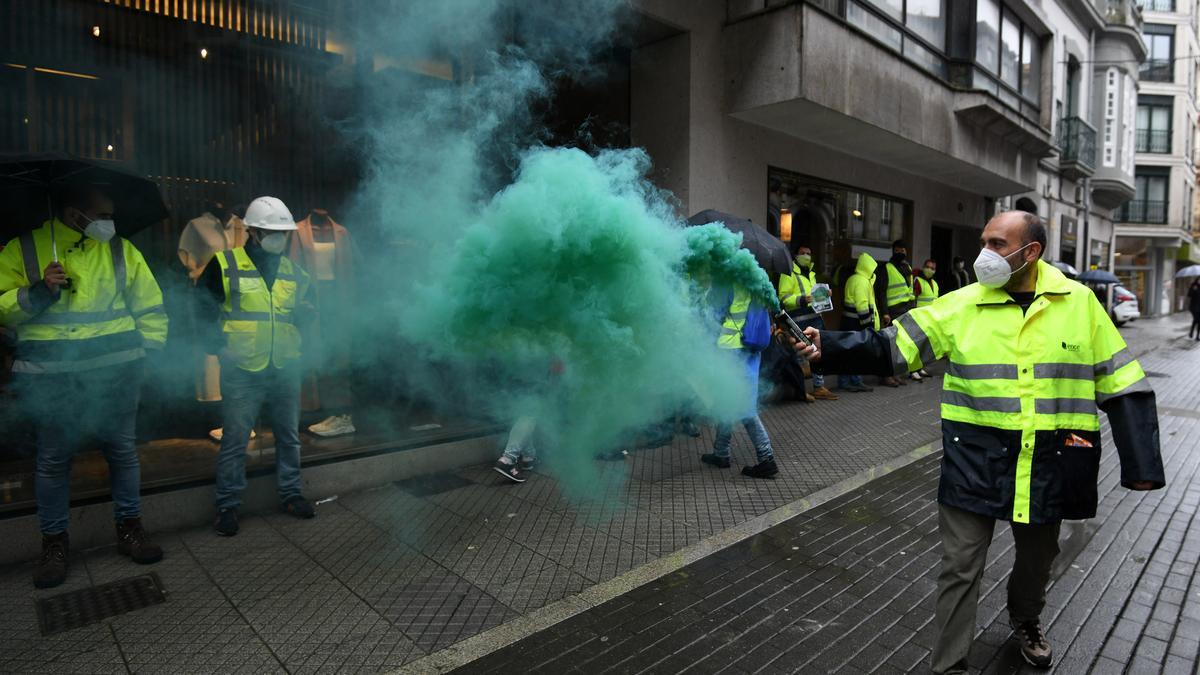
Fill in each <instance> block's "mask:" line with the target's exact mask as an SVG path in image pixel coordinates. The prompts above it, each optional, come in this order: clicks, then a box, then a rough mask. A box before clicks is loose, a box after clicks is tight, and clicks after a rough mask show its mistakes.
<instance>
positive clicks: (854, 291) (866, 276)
mask: <svg viewBox="0 0 1200 675" xmlns="http://www.w3.org/2000/svg"><path fill="white" fill-rule="evenodd" d="M874 269H875V259H874V258H872V257H871V256H870V255H869V254H867V253H863V254H862V255H860V256H859V257H858V263H857V264H856V265H855V268H854V274H851V275H850V276H849V277H848V278H847V279H846V301H845V306H844V308H843V309H842V316H843V317H844V319H843V322H842V326H843V328H845V329H847V330H856V329H857V328H858V327H859V326H864V327H865V326H871V327H872V328H874V329H875V330H879V308H878V307H876V306H875V290H874V289H875V275H874V274H872V270H874Z"/></svg>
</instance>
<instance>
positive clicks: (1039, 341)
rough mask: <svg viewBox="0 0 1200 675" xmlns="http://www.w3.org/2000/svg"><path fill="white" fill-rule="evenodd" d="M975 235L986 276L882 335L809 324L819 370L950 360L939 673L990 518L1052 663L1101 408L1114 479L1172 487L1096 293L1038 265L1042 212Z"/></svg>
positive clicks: (961, 657) (1095, 458)
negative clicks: (1055, 624)
mask: <svg viewBox="0 0 1200 675" xmlns="http://www.w3.org/2000/svg"><path fill="white" fill-rule="evenodd" d="M981 243H982V244H983V247H984V248H983V250H982V251H981V252H980V254H979V259H978V260H977V261H976V262H975V273H976V276H977V277H978V279H979V283H976V284H971V285H970V286H967V287H966V288H963V289H961V290H959V291H956V292H954V293H950V294H948V295H944V296H942V297H940V298H938V299H937V300H935V301H933V302H932V303H931V304H929V305H928V306H925V307H919V308H917V309H914V310H912V311H911V312H909V313H908V314H906V315H904V316H902V317H900V318H899V319H897V320H896V322H895V323H894V324H893V325H892V326H891V327H889V328H886V329H884V330H882V331H870V330H868V331H859V332H854V333H847V332H819V331H816V330H814V329H808V331H807V332H808V333H809V335H810V337H811V338H813V340H814V342H815V343H816V347H815V349H816V350H817V351H816V354H810V355H809V358H812V359H818V360H820V361H821V363H822V364H823V366H824V367H825V369H826V371H827V372H828V371H830V370H833V371H837V370H840V369H851V368H853V369H861V368H862V364H863V363H864V362H867V363H871V364H874V369H875V370H876V371H877V372H880V373H885V372H886V373H896V374H903V373H905V372H911V371H913V370H917V369H919V368H920V367H922V366H923V365H924V364H926V363H929V362H931V361H934V360H936V359H939V358H942V357H944V356H945V357H949V361H950V365H949V371H948V373H947V375H946V378H945V383H944V387H943V394H942V411H941V412H942V449H943V456H942V476H941V483H940V486H939V489H938V502H939V507H938V508H939V513H938V527H939V531H940V532H941V536H942V567H941V573H940V576H939V578H938V599H937V626H938V630H939V636H938V639H937V642H936V644H935V646H934V650H933V662H932V666H933V670H934V672H938V673H950V672H965V671H966V665H967V652H968V651H969V650H970V647H971V641H972V639H973V636H974V631H975V613H976V602H977V600H978V596H979V587H980V579H981V577H982V575H983V569H984V563H985V561H986V558H987V550H988V544H989V543H990V542H991V539H992V532H993V529H994V527H995V522H996V521H998V520H999V521H1007V522H1009V523H1010V524H1011V527H1012V533H1013V538H1014V540H1015V542H1016V559H1015V561H1014V564H1013V572H1012V575H1011V576H1010V578H1009V583H1008V609H1009V618H1010V620H1011V621H1012V624H1013V627H1014V629H1015V631H1016V635H1017V638H1018V639H1019V641H1020V645H1021V654H1022V656H1024V658H1025V659H1026V660H1027V661H1028V662H1029V663H1031V664H1033V665H1036V666H1040V667H1047V666H1049V665H1050V664H1051V663H1052V660H1053V655H1052V651H1051V648H1050V644H1049V641H1048V639H1047V638H1046V636H1045V634H1044V632H1043V629H1042V626H1041V622H1040V614H1041V611H1042V609H1043V607H1044V605H1045V588H1046V584H1047V582H1048V581H1049V577H1050V568H1051V565H1052V563H1053V562H1054V558H1055V556H1056V555H1057V554H1058V533H1059V526H1060V524H1061V522H1062V521H1063V520H1064V519H1072V520H1077V519H1084V518H1091V517H1093V516H1095V515H1096V501H1097V490H1096V480H1097V473H1098V470H1099V465H1100V418H1099V415H1098V412H1097V409H1098V408H1100V409H1103V410H1104V411H1105V412H1106V413H1107V414H1108V419H1109V422H1110V423H1111V426H1112V436H1113V441H1114V443H1115V444H1116V446H1117V454H1118V456H1119V457H1120V462H1121V484H1122V485H1123V486H1124V487H1126V488H1128V489H1131V490H1154V489H1158V488H1161V487H1163V486H1164V485H1165V484H1166V479H1165V475H1164V471H1163V464H1162V457H1161V454H1160V451H1159V438H1158V417H1157V412H1156V406H1155V398H1154V392H1153V390H1152V389H1151V388H1150V385H1149V383H1148V382H1147V380H1146V376H1145V373H1144V372H1143V371H1142V368H1141V366H1140V365H1138V362H1137V361H1136V360H1135V359H1134V357H1133V355H1132V354H1131V353H1130V351H1129V349H1128V348H1127V347H1126V346H1125V342H1124V340H1123V339H1122V338H1121V336H1120V334H1119V333H1118V332H1117V330H1116V327H1115V326H1113V323H1112V321H1111V320H1110V319H1109V317H1108V314H1107V313H1106V312H1105V310H1104V308H1103V307H1101V306H1100V304H1099V302H1097V300H1096V297H1095V295H1094V294H1093V293H1092V292H1091V291H1090V290H1088V289H1087V288H1085V287H1084V286H1082V285H1080V284H1078V283H1076V282H1074V281H1070V280H1068V279H1067V278H1066V277H1064V276H1063V274H1062V272H1059V271H1058V270H1057V269H1055V268H1054V267H1053V266H1051V265H1048V264H1046V263H1044V262H1042V261H1041V256H1042V252H1043V250H1044V249H1045V245H1046V230H1045V226H1044V225H1043V224H1042V222H1041V220H1040V219H1039V218H1038V217H1037V216H1035V215H1032V214H1029V213H1025V212H1023V211H1010V212H1007V213H1002V214H1000V215H998V216H996V217H995V218H993V219H992V220H991V221H990V222H989V223H988V225H987V227H986V228H985V229H984V231H983V238H982V242H981ZM806 351H810V350H806Z"/></svg>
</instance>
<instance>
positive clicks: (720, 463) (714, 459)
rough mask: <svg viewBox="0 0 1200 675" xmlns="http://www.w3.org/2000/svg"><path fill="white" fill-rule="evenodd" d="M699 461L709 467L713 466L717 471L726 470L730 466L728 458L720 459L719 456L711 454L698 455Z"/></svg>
mask: <svg viewBox="0 0 1200 675" xmlns="http://www.w3.org/2000/svg"><path fill="white" fill-rule="evenodd" d="M700 461H701V462H704V463H705V464H708V465H710V466H715V467H717V468H718V469H728V468H729V466H730V462H729V458H728V457H721V456H720V455H717V454H714V453H711V452H710V453H707V454H704V455H700Z"/></svg>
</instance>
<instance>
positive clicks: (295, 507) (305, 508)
mask: <svg viewBox="0 0 1200 675" xmlns="http://www.w3.org/2000/svg"><path fill="white" fill-rule="evenodd" d="M283 512H284V513H286V514H288V515H290V516H295V517H296V518H303V519H305V520H308V519H309V518H315V517H316V515H317V510H316V509H314V508H313V505H312V502H310V501H308V500H307V499H305V498H304V497H303V496H301V495H296V496H295V497H288V500H287V501H286V502H284V503H283Z"/></svg>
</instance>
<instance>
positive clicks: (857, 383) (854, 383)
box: [838, 375, 863, 387]
mask: <svg viewBox="0 0 1200 675" xmlns="http://www.w3.org/2000/svg"><path fill="white" fill-rule="evenodd" d="M862 378H863V376H862V375H838V384H840V385H841V386H843V387H861V386H863V379H862Z"/></svg>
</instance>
